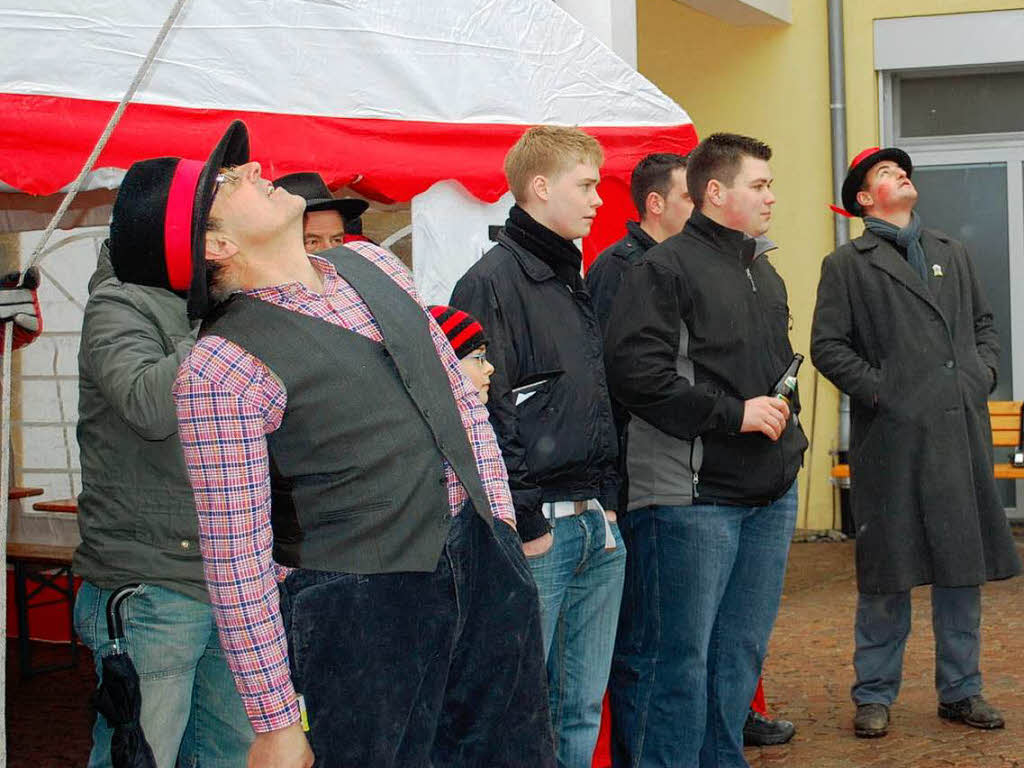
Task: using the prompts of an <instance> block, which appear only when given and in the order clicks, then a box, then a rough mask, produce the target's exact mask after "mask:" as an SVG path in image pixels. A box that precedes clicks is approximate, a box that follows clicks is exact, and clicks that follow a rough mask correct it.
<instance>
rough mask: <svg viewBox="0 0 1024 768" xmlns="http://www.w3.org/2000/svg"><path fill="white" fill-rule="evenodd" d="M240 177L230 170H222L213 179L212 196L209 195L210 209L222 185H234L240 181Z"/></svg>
mask: <svg viewBox="0 0 1024 768" xmlns="http://www.w3.org/2000/svg"><path fill="white" fill-rule="evenodd" d="M241 178H242V177H241V176H239V175H238V173H237V172H236V171H235V170H234V169H231V168H224V169H222V170H221V172H220V173H218V174H217V175H216V176H214V177H213V194H212V195H210V207H211V208H212V207H213V201H214V200H216V199H217V193H218V192H220V188H221V187H222V186H223V185H224V184H235V183H236V182H238V181H240V180H241Z"/></svg>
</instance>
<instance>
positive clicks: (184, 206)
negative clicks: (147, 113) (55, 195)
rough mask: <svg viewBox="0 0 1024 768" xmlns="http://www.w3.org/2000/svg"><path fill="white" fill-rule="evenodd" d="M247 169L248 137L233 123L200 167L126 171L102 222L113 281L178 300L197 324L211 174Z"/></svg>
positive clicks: (189, 163)
mask: <svg viewBox="0 0 1024 768" xmlns="http://www.w3.org/2000/svg"><path fill="white" fill-rule="evenodd" d="M247 162H249V132H248V130H247V129H246V127H245V123H243V122H242V121H241V120H235V121H234V122H233V123H231V125H230V126H228V129H227V131H225V132H224V135H223V136H221V139H220V141H218V142H217V146H215V147H214V148H213V151H212V152H211V153H210V156H209V157H208V158H207V160H206V162H205V163H204V162H202V161H199V160H188V159H183V158H180V157H158V158H155V159H152V160H141V161H139V162H137V163H133V164H132V166H131V168H129V169H128V172H127V173H126V174H125V175H124V179H123V180H122V181H121V188H120V189H119V190H118V192H117V199H116V200H115V201H114V209H113V215H112V217H111V221H110V261H111V263H112V264H113V266H114V274H116V275H117V278H118V280H120V281H121V282H123V283H138V284H139V285H151V286H156V287H158V288H166V289H167V290H169V291H174V292H176V293H179V294H182V295H186V296H187V297H188V314H189V317H190V318H192V319H193V320H194V319H197V318H201V317H205V316H206V314H207V312H209V310H210V297H209V293H208V291H207V286H206V225H207V222H208V221H209V218H210V207H211V206H212V205H213V196H214V194H215V192H216V189H217V174H218V173H219V172H220V169H221V168H222V167H224V166H232V165H242V164H244V163H247Z"/></svg>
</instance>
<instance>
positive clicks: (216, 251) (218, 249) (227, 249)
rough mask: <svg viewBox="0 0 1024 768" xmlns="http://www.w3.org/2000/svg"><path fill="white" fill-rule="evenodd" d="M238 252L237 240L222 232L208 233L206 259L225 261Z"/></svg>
mask: <svg viewBox="0 0 1024 768" xmlns="http://www.w3.org/2000/svg"><path fill="white" fill-rule="evenodd" d="M236 253H238V246H237V245H236V244H235V241H234V240H232V239H231V238H230V237H228V236H227V235H225V234H223V233H222V232H207V233H206V260H207V261H216V262H223V261H227V260H228V259H230V258H231V257H232V256H234V255H235V254H236Z"/></svg>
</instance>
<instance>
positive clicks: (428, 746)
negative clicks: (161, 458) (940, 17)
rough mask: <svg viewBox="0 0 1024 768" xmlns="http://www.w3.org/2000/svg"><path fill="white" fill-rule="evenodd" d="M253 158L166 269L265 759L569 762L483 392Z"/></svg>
mask: <svg viewBox="0 0 1024 768" xmlns="http://www.w3.org/2000/svg"><path fill="white" fill-rule="evenodd" d="M247 161H248V136H247V132H246V129H245V126H244V125H243V124H242V123H239V122H236V123H234V124H233V125H232V126H231V128H230V129H229V130H228V133H227V134H226V135H225V137H224V138H223V139H222V140H221V142H220V144H219V145H218V148H217V149H216V150H215V151H214V153H213V155H212V156H211V158H210V160H209V161H208V162H207V164H206V166H205V167H204V168H203V170H202V173H201V174H200V176H199V181H198V185H197V186H196V187H195V190H196V191H195V194H194V195H193V196H191V198H190V202H191V205H190V207H189V210H190V211H191V212H192V215H193V219H192V226H191V227H190V228H189V232H190V236H191V240H190V246H191V247H190V249H186V250H185V251H184V258H182V257H180V256H179V257H177V258H174V259H170V258H168V259H164V260H163V261H161V260H156V264H157V265H160V264H162V263H166V265H167V274H168V279H169V278H170V275H172V274H174V275H177V276H178V277H177V279H179V280H183V281H185V282H187V283H188V284H190V285H191V289H190V291H189V299H188V302H189V311H190V313H191V314H192V315H193V316H195V317H201V318H203V325H202V330H201V332H200V338H199V341H198V342H197V343H196V345H195V347H194V348H193V349H192V351H191V352H190V353H189V355H188V356H187V358H186V359H185V361H184V362H183V364H182V366H181V368H180V370H179V372H178V377H177V380H176V382H175V385H174V397H175V401H176V404H177V412H178V426H179V433H180V435H181V442H182V447H183V449H184V454H185V462H186V465H187V467H188V471H189V475H190V480H191V484H192V487H193V490H194V492H195V499H196V509H197V511H198V513H199V527H200V542H201V546H202V550H203V558H204V564H205V572H206V581H207V585H208V588H209V590H210V594H211V597H212V602H213V606H214V614H215V617H216V620H217V625H218V627H219V628H220V631H221V642H222V644H223V646H224V649H225V651H226V653H227V657H228V663H229V665H230V667H231V670H232V672H233V673H234V676H235V681H236V684H237V686H238V688H239V691H240V692H241V694H242V701H243V703H244V704H245V707H246V710H247V713H248V715H249V719H250V722H251V723H252V724H253V728H254V729H255V730H256V732H257V735H256V739H255V741H254V742H253V747H252V749H251V750H250V754H249V764H250V765H251V766H275V768H276V767H278V766H289V767H290V766H302V767H303V768H305V767H307V766H309V765H311V764H312V761H313V755H314V753H315V755H316V760H317V765H318V766H321V767H322V768H331V767H332V766H338V767H339V768H340V767H341V766H346V767H347V766H354V765H359V766H363V765H365V766H383V767H385V768H387V767H388V766H394V767H395V768H398V767H400V766H411V765H434V766H481V767H482V766H508V767H509V768H511V767H512V766H523V765H530V766H552V765H553V764H554V756H553V747H552V736H551V731H550V725H549V714H548V707H547V695H546V690H545V687H544V679H545V673H544V668H543V660H542V657H541V639H540V616H539V608H538V598H537V592H536V587H535V586H534V584H533V582H532V580H531V578H530V574H529V570H528V568H527V565H526V563H525V560H524V557H523V554H522V550H521V548H520V546H519V538H518V536H517V535H516V531H515V527H514V523H515V519H514V512H513V509H512V503H511V498H510V495H509V490H508V482H507V474H506V472H505V468H504V463H503V462H502V460H501V454H500V452H499V450H498V446H497V443H496V441H495V438H494V433H493V430H492V429H491V427H490V425H489V423H488V421H487V412H486V411H485V410H484V408H483V407H482V406H481V405H480V402H479V399H478V396H477V392H476V390H475V389H474V388H473V387H472V386H471V385H470V384H469V382H468V381H467V379H466V378H465V377H464V376H463V375H462V373H461V369H460V367H459V362H458V360H457V358H456V357H455V353H454V352H453V351H452V347H451V344H449V342H448V340H447V338H446V337H445V335H444V333H443V332H442V331H441V329H440V328H439V327H438V326H437V324H436V323H435V322H434V320H433V319H432V318H431V316H430V315H429V313H428V312H427V311H426V309H425V308H424V307H423V305H422V304H420V303H419V301H418V299H417V297H416V292H415V288H414V287H413V285H412V280H411V276H410V275H409V273H408V270H407V269H406V268H405V266H404V265H403V264H402V263H401V262H400V261H398V259H396V258H395V257H394V256H393V255H392V254H390V253H389V252H387V251H386V250H384V249H382V248H380V247H378V246H375V245H373V244H370V243H356V244H354V246H353V247H354V248H356V249H358V250H349V249H347V248H334V249H331V250H330V251H327V252H326V253H325V254H324V257H322V258H321V257H317V256H310V255H308V254H307V252H306V249H305V248H304V247H303V241H302V214H303V211H304V209H305V202H304V200H303V199H302V198H301V197H298V196H295V195H292V194H290V193H289V192H288V191H287V190H285V189H282V188H275V187H274V186H273V185H272V184H271V183H270V182H269V181H267V180H264V179H263V178H262V177H261V173H260V165H259V163H255V162H247ZM160 187H161V183H160V180H159V179H153V180H151V183H150V184H149V185H148V189H149V191H150V192H153V191H154V190H159V189H160ZM173 188H174V186H173V184H172V185H171V189H172V191H173ZM171 197H173V195H172V196H171ZM135 205H136V208H137V214H138V217H137V218H136V219H135V235H136V238H137V239H138V240H139V241H140V242H149V241H152V240H160V239H162V238H165V234H164V233H163V232H161V231H159V230H158V229H157V228H154V227H152V226H150V225H149V222H147V219H146V217H145V212H146V211H147V210H152V211H153V214H152V219H153V220H158V219H159V218H160V214H161V213H162V212H163V211H164V210H166V211H167V213H168V215H169V214H170V213H171V212H172V211H173V210H174V206H173V204H172V201H171V200H169V199H168V200H163V198H161V197H160V196H159V195H151V196H150V198H149V199H147V198H146V197H145V196H144V195H139V196H138V198H137V199H136V200H135ZM179 273H180V274H179ZM495 518H497V519H495ZM303 725H305V726H306V727H307V730H308V742H307V737H306V736H305V735H304V733H303V730H304V728H303ZM310 747H312V751H311V750H310Z"/></svg>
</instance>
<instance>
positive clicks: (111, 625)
mask: <svg viewBox="0 0 1024 768" xmlns="http://www.w3.org/2000/svg"><path fill="white" fill-rule="evenodd" d="M141 586H142V585H141V584H125V585H124V586H123V587H118V588H117V589H115V590H114V591H113V592H111V593H110V597H109V598H107V636H108V637H109V638H110V639H111V640H113V641H114V642H115V643H116V642H117V641H118V640H121V639H123V638H124V623H123V622H122V620H121V603H123V602H124V601H125V600H126V599H128V598H129V597H130V596H131V595H134V594H135V592H136V591H137V590H138V589H139V587H141Z"/></svg>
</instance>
